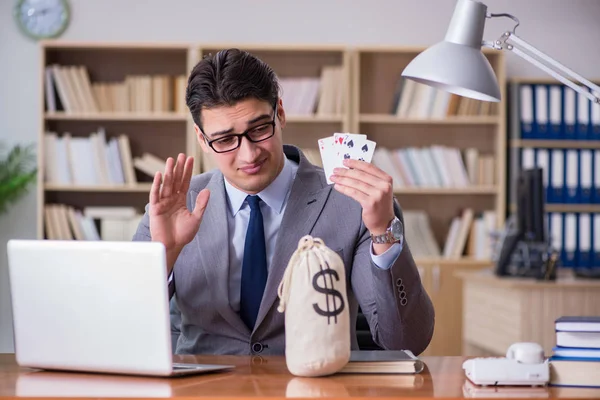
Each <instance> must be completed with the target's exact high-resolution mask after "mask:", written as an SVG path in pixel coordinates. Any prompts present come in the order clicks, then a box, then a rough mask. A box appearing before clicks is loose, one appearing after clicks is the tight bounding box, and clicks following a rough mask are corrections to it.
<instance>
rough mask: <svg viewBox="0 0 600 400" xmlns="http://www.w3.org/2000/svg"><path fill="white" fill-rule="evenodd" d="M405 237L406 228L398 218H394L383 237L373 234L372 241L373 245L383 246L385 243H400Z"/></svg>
mask: <svg viewBox="0 0 600 400" xmlns="http://www.w3.org/2000/svg"><path fill="white" fill-rule="evenodd" d="M403 235H404V226H403V225H402V222H401V221H400V220H399V219H398V217H394V219H393V220H392V221H391V222H390V224H389V225H388V228H387V230H386V231H385V233H382V234H381V235H373V234H371V240H372V241H373V243H377V244H383V243H398V242H399V241H401V240H402V237H403Z"/></svg>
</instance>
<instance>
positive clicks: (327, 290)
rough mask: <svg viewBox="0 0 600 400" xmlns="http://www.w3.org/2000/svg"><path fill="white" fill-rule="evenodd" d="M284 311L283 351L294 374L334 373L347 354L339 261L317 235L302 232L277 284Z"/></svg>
mask: <svg viewBox="0 0 600 400" xmlns="http://www.w3.org/2000/svg"><path fill="white" fill-rule="evenodd" d="M277 295H278V296H279V305H278V307H277V311H279V312H280V313H283V312H285V356H286V365H287V367H288V370H289V371H290V372H291V373H292V374H293V375H297V376H324V375H330V374H333V373H336V372H337V371H339V370H340V369H342V368H343V367H344V366H345V365H346V364H347V363H348V360H349V359H350V347H351V346H350V312H349V309H348V296H347V293H346V272H345V268H344V261H343V260H342V258H341V257H340V256H339V255H338V254H337V253H336V252H335V251H333V250H331V249H330V248H329V247H327V246H326V245H325V243H324V242H323V240H321V239H319V238H313V237H311V236H310V235H307V236H304V237H303V238H302V239H301V240H300V241H299V242H298V248H297V249H296V251H295V252H294V254H293V255H292V257H291V258H290V261H289V263H288V265H287V268H286V270H285V272H284V275H283V278H282V279H281V282H280V283H279V286H278V288H277Z"/></svg>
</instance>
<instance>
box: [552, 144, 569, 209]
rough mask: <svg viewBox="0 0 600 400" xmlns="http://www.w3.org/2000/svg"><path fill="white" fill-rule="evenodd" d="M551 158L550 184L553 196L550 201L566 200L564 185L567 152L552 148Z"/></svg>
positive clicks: (561, 201) (560, 201) (559, 201)
mask: <svg viewBox="0 0 600 400" xmlns="http://www.w3.org/2000/svg"><path fill="white" fill-rule="evenodd" d="M551 152H552V156H551V159H550V163H551V164H550V178H551V179H550V186H551V196H550V198H549V199H548V202H549V203H563V202H564V185H565V168H564V165H565V154H564V150H562V149H552V150H551Z"/></svg>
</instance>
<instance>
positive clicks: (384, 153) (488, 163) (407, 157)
mask: <svg viewBox="0 0 600 400" xmlns="http://www.w3.org/2000/svg"><path fill="white" fill-rule="evenodd" d="M371 162H372V163H373V164H374V165H376V166H377V167H378V168H380V169H381V170H383V171H385V172H386V173H387V174H389V175H390V176H391V177H392V178H393V181H394V189H400V188H403V187H428V188H432V187H437V188H462V187H468V186H475V185H479V186H491V185H493V184H494V158H493V156H492V155H487V154H479V152H478V150H477V149H474V148H469V149H466V150H465V151H464V152H462V153H461V151H460V149H458V148H453V147H447V146H436V145H434V146H430V147H422V148H418V147H408V148H400V149H394V150H392V149H386V148H384V147H377V148H376V149H375V152H374V154H373V159H372V160H371Z"/></svg>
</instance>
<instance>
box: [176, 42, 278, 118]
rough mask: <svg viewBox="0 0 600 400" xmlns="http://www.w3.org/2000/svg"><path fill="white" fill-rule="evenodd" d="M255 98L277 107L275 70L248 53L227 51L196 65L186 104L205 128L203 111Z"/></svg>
mask: <svg viewBox="0 0 600 400" xmlns="http://www.w3.org/2000/svg"><path fill="white" fill-rule="evenodd" d="M252 97H253V98H256V99H258V100H264V101H266V102H268V103H269V104H272V105H273V106H274V105H275V103H276V102H277V99H278V97H279V84H278V81H277V75H276V74H275V71H273V69H272V68H271V67H270V66H269V65H267V64H266V63H265V62H263V61H261V60H260V59H258V58H257V57H256V56H254V55H252V54H250V53H249V52H247V51H243V50H240V49H226V50H221V51H219V52H218V53H216V54H215V55H212V54H209V55H208V56H206V57H204V58H203V59H202V60H200V62H198V64H196V66H195V67H194V69H193V70H192V73H191V74H190V77H189V79H188V86H187V90H186V95H185V101H186V104H187V106H188V108H189V109H190V112H191V114H192V118H193V119H194V122H195V123H196V125H198V127H199V128H200V129H202V125H201V117H200V113H201V111H202V109H203V108H211V107H217V106H223V105H225V106H232V105H235V104H236V103H238V102H239V101H241V100H245V99H247V98H252Z"/></svg>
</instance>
